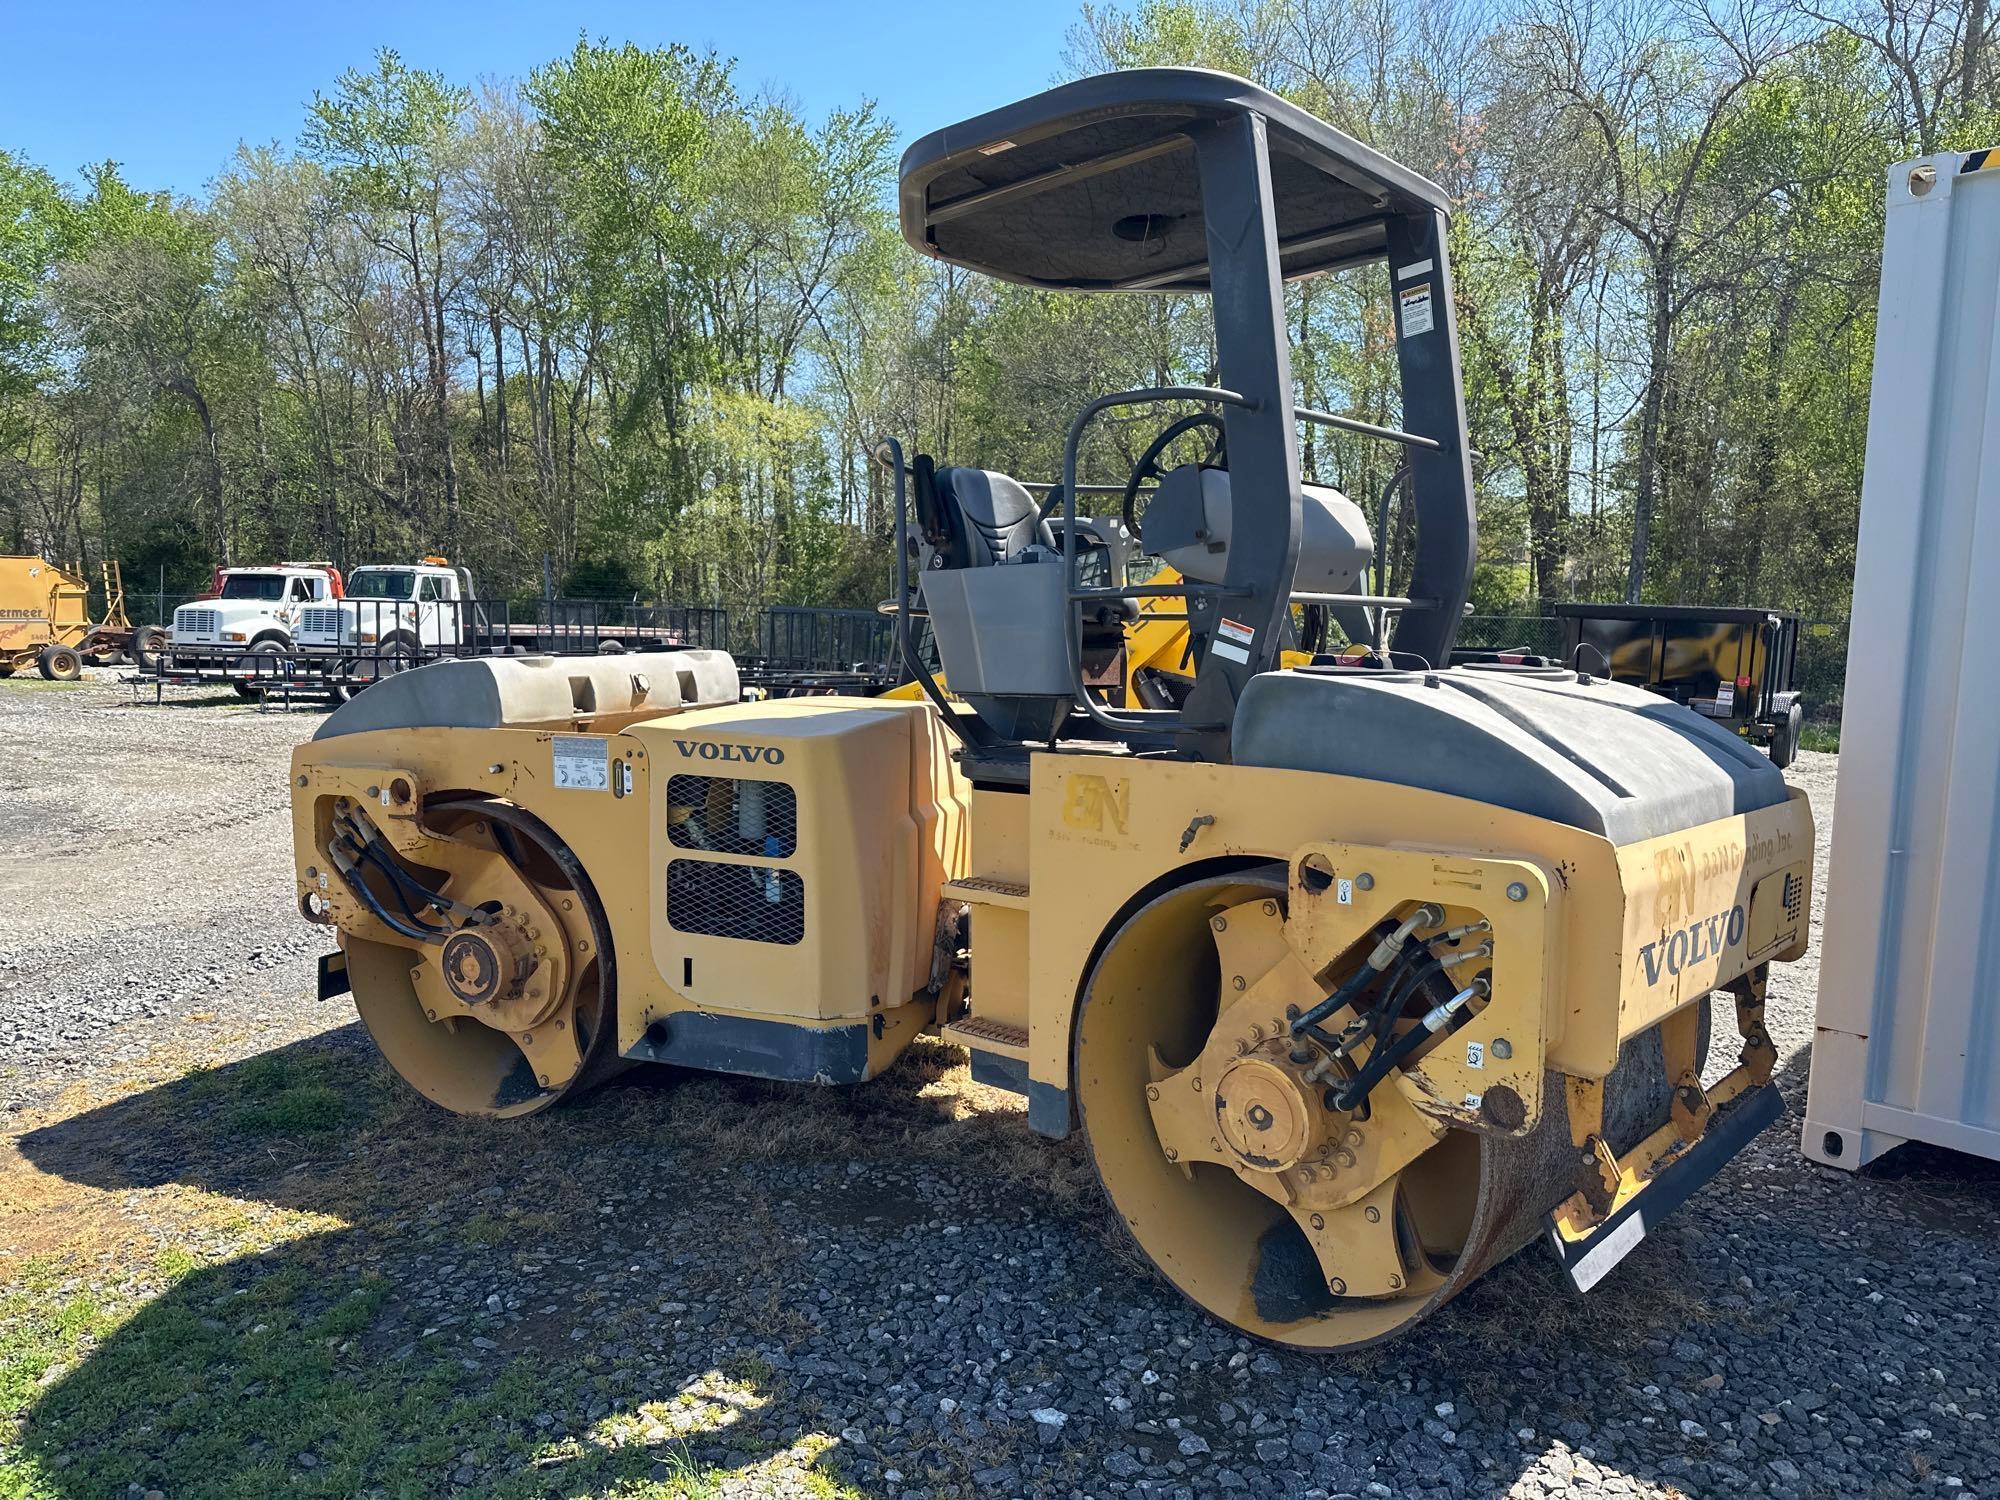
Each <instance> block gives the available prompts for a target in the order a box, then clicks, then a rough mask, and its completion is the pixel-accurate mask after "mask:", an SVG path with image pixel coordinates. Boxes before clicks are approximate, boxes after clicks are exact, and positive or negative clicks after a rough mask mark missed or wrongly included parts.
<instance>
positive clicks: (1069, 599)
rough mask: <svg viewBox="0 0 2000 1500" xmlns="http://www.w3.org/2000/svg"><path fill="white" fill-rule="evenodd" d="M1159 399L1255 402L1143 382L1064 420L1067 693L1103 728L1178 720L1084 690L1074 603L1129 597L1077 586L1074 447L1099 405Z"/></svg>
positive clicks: (1202, 589) (1186, 590)
mask: <svg viewBox="0 0 2000 1500" xmlns="http://www.w3.org/2000/svg"><path fill="white" fill-rule="evenodd" d="M1162 401H1211V402H1216V403H1218V404H1220V405H1224V406H1240V407H1244V408H1245V409H1248V410H1255V408H1256V403H1255V402H1254V401H1252V400H1251V399H1250V398H1249V397H1248V396H1245V395H1243V394H1242V393H1241V392H1238V391H1226V390H1223V389H1221V388H1219V387H1216V386H1203V385H1161V386H1149V387H1147V388H1145V389H1143V390H1135V391H1114V392H1112V393H1111V394H1110V395H1105V396H1099V397H1097V398H1096V399H1095V400H1094V401H1091V402H1088V403H1087V404H1086V405H1085V406H1084V408H1083V410H1081V411H1079V412H1078V413H1077V414H1076V416H1075V418H1074V419H1073V420H1072V421H1071V422H1070V424H1069V434H1068V436H1067V437H1065V438H1064V439H1063V497H1062V498H1063V536H1062V544H1063V653H1064V655H1065V656H1066V657H1067V659H1068V662H1069V677H1070V694H1071V696H1072V697H1073V698H1074V699H1075V701H1076V702H1077V703H1079V704H1081V705H1082V707H1083V711H1084V712H1085V713H1087V714H1089V715H1090V716H1091V718H1093V719H1095V720H1096V721H1097V722H1098V723H1100V724H1102V725H1103V726H1104V727H1105V728H1106V729H1110V730H1114V731H1118V732H1121V733H1131V732H1140V731H1144V730H1148V729H1158V728H1172V727H1173V726H1175V725H1177V724H1179V723H1180V721H1181V714H1180V710H1179V709H1173V708H1150V709H1139V710H1136V711H1131V710H1128V711H1126V712H1125V713H1121V714H1112V713H1107V712H1106V711H1105V710H1104V708H1103V707H1102V706H1100V705H1099V703H1098V702H1097V700H1096V699H1095V698H1093V697H1091V696H1090V689H1089V688H1088V687H1086V686H1085V685H1084V681H1083V612H1082V611H1081V610H1079V609H1078V608H1077V605H1078V604H1080V603H1082V602H1084V601H1085V600H1087V599H1089V598H1091V597H1092V596H1093V594H1094V595H1095V597H1097V598H1106V597H1112V598H1129V597H1131V591H1130V590H1124V589H1121V590H1117V591H1115V592H1112V591H1109V590H1105V591H1096V590H1089V589H1083V588H1081V587H1080V586H1079V585H1078V583H1077V579H1076V450H1077V446H1078V444H1079V443H1080V442H1081V441H1082V439H1083V430H1084V428H1086V427H1088V426H1089V425H1090V424H1091V422H1092V421H1093V420H1094V419H1095V418H1096V416H1097V414H1098V413H1099V412H1101V411H1109V410H1110V409H1111V408H1112V407H1114V406H1144V405H1147V404H1149V403H1157V402H1162ZM1151 587H1152V588H1154V589H1156V590H1159V591H1161V592H1164V591H1166V590H1168V589H1177V590H1178V591H1179V592H1180V593H1181V594H1183V595H1186V596H1189V597H1192V596H1193V595H1194V594H1197V593H1208V592H1213V591H1214V586H1213V585H1172V584H1156V585H1152V586H1151Z"/></svg>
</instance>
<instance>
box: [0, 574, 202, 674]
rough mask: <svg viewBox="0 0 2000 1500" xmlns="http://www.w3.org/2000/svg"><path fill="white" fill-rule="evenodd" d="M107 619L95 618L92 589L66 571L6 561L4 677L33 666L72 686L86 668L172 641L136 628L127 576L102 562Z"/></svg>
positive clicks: (0, 667) (1, 611) (0, 589)
mask: <svg viewBox="0 0 2000 1500" xmlns="http://www.w3.org/2000/svg"><path fill="white" fill-rule="evenodd" d="M101 573H102V576H103V579H104V618H103V619H102V620H95V621H93V620H92V619H91V618H90V585H89V584H87V583H86V582H85V581H84V580H83V579H82V578H81V577H79V576H78V575H77V574H75V573H72V572H70V571H69V570H68V569H67V568H59V567H57V566H56V565H55V564H54V563H52V562H50V561H49V560H48V559H47V558H45V557H38V556H35V555H33V554H29V555H27V556H20V557H0V677H11V676H13V675H14V674H15V673H16V672H25V671H27V670H28V668H30V667H34V668H35V669H37V670H38V671H39V672H40V673H41V674H42V676H44V677H47V678H49V679H51V680H53V681H56V682H74V681H76V679H77V678H79V677H81V676H82V675H83V664H84V663H85V662H86V661H88V662H94V663H99V664H101V663H104V662H107V661H112V660H116V659H118V658H119V657H123V656H131V657H133V658H134V659H137V658H140V657H143V656H148V655H150V654H151V653H152V652H154V651H157V650H159V648H160V647H161V646H163V645H164V644H165V643H166V632H165V631H163V630H161V629H160V628H159V627H158V626H157V625H148V626H143V627H141V628H139V629H136V630H135V629H134V628H133V626H132V622H131V621H130V620H129V619H127V618H126V615H125V578H124V574H123V573H122V571H121V570H120V569H119V566H118V564H117V563H115V562H106V563H104V564H103V566H102V569H101Z"/></svg>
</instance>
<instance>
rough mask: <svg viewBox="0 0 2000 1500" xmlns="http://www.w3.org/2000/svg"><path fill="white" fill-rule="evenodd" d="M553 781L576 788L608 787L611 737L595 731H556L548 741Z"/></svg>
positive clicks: (599, 788)
mask: <svg viewBox="0 0 2000 1500" xmlns="http://www.w3.org/2000/svg"><path fill="white" fill-rule="evenodd" d="M549 753H550V755H551V756H552V757H553V759H554V761H555V783H556V785H557V786H560V787H569V788H571V789H572V790H575V791H579V792H608V791H610V790H611V741H610V740H608V739H605V738H604V737H603V736H601V735H595V734H559V735H557V736H556V737H555V738H554V739H552V740H550V741H549Z"/></svg>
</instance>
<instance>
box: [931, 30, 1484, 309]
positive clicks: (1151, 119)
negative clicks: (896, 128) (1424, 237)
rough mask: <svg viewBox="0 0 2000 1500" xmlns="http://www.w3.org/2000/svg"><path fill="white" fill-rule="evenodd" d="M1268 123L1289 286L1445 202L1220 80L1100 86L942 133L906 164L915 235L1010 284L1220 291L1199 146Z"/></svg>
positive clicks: (1207, 74) (1155, 76) (1182, 77)
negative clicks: (1204, 138) (1230, 126)
mask: <svg viewBox="0 0 2000 1500" xmlns="http://www.w3.org/2000/svg"><path fill="white" fill-rule="evenodd" d="M1243 115H1261V116H1262V117H1263V119H1264V121H1265V127H1266V131H1267V139H1268V143H1269V148H1270V161H1271V200H1272V206H1273V208H1274V210H1275V215H1276V221H1277V230H1278V245H1279V264H1280V266H1281V268H1282V269H1283V272H1284V275H1285V277H1286V278H1287V279H1292V278H1296V277H1300V276H1310V275H1313V274H1315V273H1316V272H1320V271H1328V270H1333V269H1336V268H1338V267H1341V266H1347V265H1353V264H1356V263H1358V262H1362V261H1369V260H1377V259H1380V258H1381V257H1382V256H1383V255H1384V254H1385V253H1386V250H1387V220H1388V219H1389V218H1390V217H1394V216H1402V215H1409V214H1419V213H1421V214H1428V213H1431V212H1433V211H1435V212H1438V213H1445V212H1448V210H1449V203H1448V201H1447V200H1446V198H1445V195H1444V191H1443V189H1441V188H1439V187H1438V186H1437V185H1436V184H1435V183H1432V182H1429V181H1427V180H1426V179H1424V178H1422V177H1419V176H1418V175H1417V174H1416V173H1414V172H1412V171H1409V170H1408V169H1407V168H1404V167H1401V166H1398V165H1397V164H1396V163H1395V162H1393V161H1391V160H1390V159H1389V158H1388V157H1386V156H1383V155H1382V154H1381V153H1380V152H1378V151H1374V150H1371V149H1370V148H1369V147H1367V146H1364V145H1362V144H1361V142H1359V141H1357V140H1355V139H1354V138H1353V137H1351V136H1348V135H1345V134H1343V133H1342V132H1340V131H1338V130H1335V129H1334V128H1333V127H1332V126H1331V125H1328V124H1327V123H1326V122H1325V121H1323V120H1318V119H1315V118H1314V117H1313V116H1312V115H1309V114H1307V113H1306V112H1305V111H1304V110H1302V109H1300V108H1298V107H1297V106H1296V105H1292V104H1288V103H1286V102H1285V101H1284V100H1283V99H1280V98H1279V97H1278V96H1277V95H1276V94H1273V93H1271V92H1270V91H1269V90H1267V89H1261V88H1259V87H1257V85H1255V84H1254V83H1249V82H1246V81H1245V80H1243V79H1241V78H1237V77H1234V76H1232V75H1230V74H1228V73H1218V72H1214V71H1211V70H1209V69H1206V68H1143V69H1137V70H1134V71H1131V72H1124V73H1106V74H1103V75H1101V76H1099V77H1096V78H1085V79H1082V80H1080V81H1078V82H1076V83H1068V84H1064V85H1063V86H1062V87H1060V88H1054V89H1050V90H1049V91H1048V92H1047V93H1042V94H1037V95H1035V96H1034V97H1033V98H1031V99H1024V100H1022V101H1020V102H1019V103H1017V104H1010V105H1007V106H1006V107H1005V108H1003V109H996V110H993V111H991V112H990V113H988V114H983V115H979V116H977V117H975V118H973V119H970V120H966V121H964V122H963V123H961V124H957V125H951V126H947V127H946V128H945V129H943V130H939V131H934V132H932V133H931V134H930V135H927V136H925V137H924V138H923V139H922V140H920V141H918V142H916V144H914V145H913V146H911V147H910V149H909V150H908V151H906V152H904V153H903V165H902V192H901V198H902V221H903V237H904V238H905V239H906V240H908V241H909V242H910V244H912V245H913V246H915V247H916V248H917V249H918V250H921V251H923V252H924V253H925V254H927V255H931V256H935V257H937V258H939V259H941V260H947V261H951V262H953V263H954V264H956V265H961V266H967V267H970V268H971V269H973V270H976V271H983V272H985V273H986V274H987V275H989V276H996V277H999V278H1000V279H1001V280H1004V281H1014V282H1019V283H1022V284H1023V285H1026V286H1038V287H1048V288H1054V289H1061V290H1069V291H1150V292H1205V291H1207V290H1209V268H1208V254H1209V252H1208V239H1207V227H1208V226H1207V221H1206V219H1205V217H1204V215H1203V212H1202V194H1201V178H1200V174H1199V172H1198V171H1197V170H1196V166H1195V156H1194V151H1193V144H1194V137H1195V135H1196V134H1198V133H1199V132H1200V131H1202V130H1203V129H1204V128H1206V127H1208V126H1211V125H1215V124H1219V123H1222V122H1225V121H1228V120H1230V119H1232V118H1236V117H1240V116H1243Z"/></svg>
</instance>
